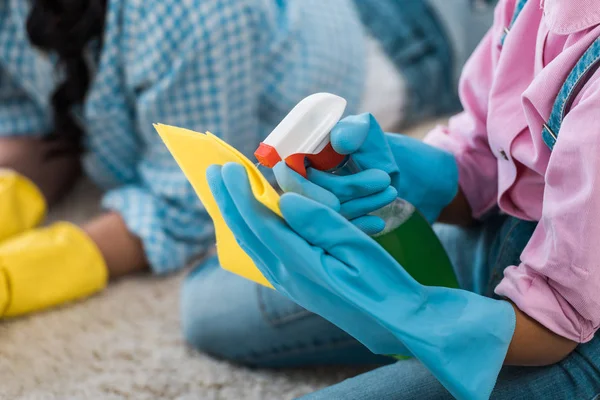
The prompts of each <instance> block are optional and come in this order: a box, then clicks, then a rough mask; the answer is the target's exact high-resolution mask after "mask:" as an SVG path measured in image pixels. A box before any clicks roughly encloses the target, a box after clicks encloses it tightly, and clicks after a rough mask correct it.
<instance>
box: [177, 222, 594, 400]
mask: <svg viewBox="0 0 600 400" xmlns="http://www.w3.org/2000/svg"><path fill="white" fill-rule="evenodd" d="M534 228H535V224H534V223H530V222H524V221H519V220H516V219H513V218H506V217H502V216H494V217H492V218H490V219H489V220H488V221H486V223H485V224H482V225H480V226H478V227H474V228H469V229H460V228H456V227H451V226H441V225H440V226H437V227H436V230H437V232H438V235H439V236H440V238H441V240H442V242H443V244H444V246H445V248H446V250H447V251H448V254H449V255H450V258H451V259H452V262H453V264H454V265H455V266H457V267H455V269H456V273H457V276H458V278H459V282H460V284H461V286H462V287H463V288H465V289H468V290H471V291H474V292H477V293H480V294H483V295H487V296H493V288H494V287H495V286H496V285H497V284H498V282H499V281H500V280H501V279H502V272H503V270H504V268H505V267H506V266H508V265H513V264H515V263H517V262H518V259H519V256H520V254H521V252H522V250H523V248H524V247H525V245H526V244H527V242H528V241H529V238H530V236H531V233H532V232H533V229H534ZM182 301H183V304H182V312H183V328H184V334H185V336H186V339H187V340H188V341H189V343H190V344H192V345H193V346H195V347H196V348H198V349H199V350H201V351H204V352H207V353H209V354H212V355H214V356H216V357H220V358H225V359H228V360H232V361H235V362H238V363H242V364H245V365H250V366H256V367H294V366H312V365H324V364H350V365H361V364H362V365H373V364H375V365H377V364H386V363H387V364H389V363H390V362H391V360H390V359H388V358H386V357H382V356H376V355H373V354H371V353H370V352H369V351H368V350H367V349H366V348H364V347H363V346H362V345H360V344H359V343H358V342H357V341H355V340H354V339H353V338H352V337H350V336H349V335H348V334H346V333H344V332H343V331H341V330H339V329H338V328H336V327H335V326H333V325H332V324H330V323H329V322H327V321H325V320H323V319H322V318H320V317H318V316H316V315H314V314H311V313H310V312H308V311H306V310H304V309H302V308H301V307H299V306H297V305H296V304H294V303H293V302H291V301H289V300H288V299H286V298H285V297H283V296H281V295H279V294H278V293H276V292H275V291H273V290H270V289H267V288H263V287H259V286H257V285H255V284H253V283H250V282H248V281H245V280H244V279H242V278H238V277H237V276H234V275H232V274H230V273H228V272H226V271H223V270H221V269H219V268H218V265H217V262H216V260H215V259H211V260H210V261H209V262H208V263H207V265H204V266H201V267H199V268H197V269H196V270H195V271H193V272H192V273H191V274H190V276H189V277H188V279H187V280H186V282H185V284H184V287H183V297H182ZM597 395H600V340H599V339H594V340H592V341H591V342H590V343H587V344H585V345H580V346H579V347H578V348H577V349H576V350H575V351H574V352H573V353H572V354H571V355H570V356H569V357H567V358H566V359H565V360H563V361H562V362H560V363H557V364H555V365H553V366H549V367H544V368H521V367H506V368H504V369H503V370H502V372H501V374H500V377H499V379H498V384H497V385H496V388H495V390H494V392H493V394H492V398H493V399H502V400H504V399H506V400H508V399H511V400H512V399H516V398H523V399H584V400H588V399H592V398H594V397H595V396H597ZM451 398H452V396H451V395H450V394H449V393H448V392H447V391H446V390H445V389H444V388H443V387H442V386H441V385H440V384H439V383H438V382H437V381H436V379H435V378H434V377H433V376H432V375H431V374H430V373H429V371H428V370H427V369H425V368H424V367H423V366H422V364H421V363H419V362H418V361H417V360H406V361H399V362H396V363H394V364H391V365H387V366H383V367H380V368H379V369H375V370H373V371H371V372H368V373H365V374H362V375H360V376H358V377H355V378H352V379H348V380H346V381H344V382H341V383H339V384H337V385H334V386H332V387H330V388H327V389H325V390H322V391H319V392H317V393H314V394H312V395H309V396H307V397H306V399H312V400H319V399H327V400H330V399H357V400H358V399H364V400H367V399H369V400H370V399H392V400H394V399H436V400H437V399H451Z"/></svg>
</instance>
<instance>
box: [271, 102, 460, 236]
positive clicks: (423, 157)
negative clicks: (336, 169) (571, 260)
mask: <svg viewBox="0 0 600 400" xmlns="http://www.w3.org/2000/svg"><path fill="white" fill-rule="evenodd" d="M330 141H331V145H332V146H333V148H334V150H335V151H336V152H338V153H340V154H348V155H350V156H351V157H352V159H353V160H354V162H355V163H356V164H357V165H358V166H359V167H360V169H361V170H364V172H362V173H359V174H355V175H350V176H338V175H333V174H329V173H326V172H322V171H317V170H315V169H312V168H309V169H308V171H307V176H308V180H306V179H304V178H303V177H302V176H300V175H298V174H296V173H295V172H294V171H292V170H291V169H290V168H288V167H287V166H286V165H285V164H284V163H283V162H282V163H280V164H278V165H276V167H275V168H274V173H275V177H276V179H277V183H278V184H279V186H280V187H281V188H282V190H283V191H285V192H295V193H299V194H302V195H304V196H306V197H309V198H311V199H313V200H315V201H318V202H319V203H322V204H325V205H327V206H329V207H332V208H334V209H335V205H336V201H335V200H336V199H337V200H338V202H339V203H341V211H342V215H344V216H346V217H347V218H348V215H350V216H351V217H352V218H348V219H351V220H353V222H354V223H355V225H357V227H358V228H359V229H361V230H363V231H365V229H364V227H363V226H362V225H361V222H363V221H364V220H363V219H361V217H362V216H365V215H366V214H368V213H370V212H373V211H376V210H378V209H379V208H381V207H382V203H383V202H384V201H387V203H384V204H383V205H386V204H388V203H390V202H391V201H393V200H394V198H390V196H391V195H392V194H393V191H392V190H389V189H391V188H394V189H396V192H397V196H399V197H401V198H403V199H404V200H407V201H408V202H410V203H412V204H413V205H414V206H415V207H417V208H418V209H419V210H420V211H421V213H423V215H424V216H425V218H426V219H427V220H428V221H429V222H430V223H433V222H435V220H437V218H438V216H439V214H440V212H441V211H442V209H444V207H446V206H447V205H448V204H450V202H451V201H452V200H453V199H454V197H455V196H456V193H457V191H458V167H457V165H456V161H455V160H454V157H453V156H452V155H451V154H449V153H447V152H445V151H443V150H440V149H437V148H435V147H433V146H429V145H427V144H425V143H423V142H422V141H420V140H417V139H413V138H410V137H408V136H404V135H398V134H386V133H384V132H383V131H382V130H381V127H380V126H379V124H378V123H377V121H376V120H375V118H374V117H373V116H372V115H371V114H362V115H356V116H351V117H347V118H345V119H343V120H341V121H340V122H339V123H338V124H337V125H336V126H335V127H334V128H333V130H332V131H331V136H330ZM377 170H379V172H377ZM382 171H383V172H385V173H386V174H387V175H388V176H389V177H390V181H389V182H390V185H391V187H389V188H388V189H386V188H382V185H383V183H384V179H383V177H382V176H381V175H380V174H381V172H382ZM388 200H389V201H388ZM332 205H333V206H332ZM345 208H349V209H350V210H351V211H352V213H350V212H347V211H346V210H345ZM369 217H370V218H371V221H369V226H376V224H374V222H373V221H372V218H377V217H372V216H369ZM384 225H385V224H383V222H380V223H379V225H378V226H379V227H381V229H380V230H382V229H383V226H384ZM367 233H368V234H373V233H377V232H367Z"/></svg>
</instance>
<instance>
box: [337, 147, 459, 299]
mask: <svg viewBox="0 0 600 400" xmlns="http://www.w3.org/2000/svg"><path fill="white" fill-rule="evenodd" d="M359 171H360V168H359V167H358V165H356V163H355V162H354V161H353V160H352V158H351V157H347V158H346V160H345V161H344V162H343V163H342V164H341V165H340V166H338V167H337V168H335V170H334V171H330V172H332V173H335V174H338V175H349V174H355V173H357V172H359ZM371 214H372V215H376V216H378V217H380V218H381V219H383V220H384V221H385V229H384V230H383V231H382V232H381V233H379V234H377V235H375V236H374V237H373V239H374V240H375V241H376V242H377V243H379V245H381V247H383V248H384V250H385V251H387V252H388V253H389V254H390V255H391V256H392V257H394V259H395V260H396V261H398V263H399V264H400V265H402V267H403V268H404V269H405V270H406V272H408V273H409V274H410V275H411V276H412V277H413V278H414V279H415V280H416V281H417V282H419V283H420V284H422V285H425V286H445V287H449V288H458V287H459V286H458V281H457V280H456V275H455V274H454V269H453V268H452V263H451V262H450V259H449V258H448V255H447V254H446V251H445V250H444V248H443V246H442V244H441V243H440V240H439V239H438V237H437V235H436V234H435V232H434V231H433V228H432V227H431V225H429V222H427V220H426V219H425V217H423V215H422V214H421V213H420V212H419V210H417V209H416V207H415V206H413V205H412V204H410V203H409V202H407V201H405V200H403V199H400V198H397V199H396V200H395V201H394V202H392V203H391V204H388V205H387V206H385V207H383V208H381V209H380V210H377V211H375V212H373V213H371Z"/></svg>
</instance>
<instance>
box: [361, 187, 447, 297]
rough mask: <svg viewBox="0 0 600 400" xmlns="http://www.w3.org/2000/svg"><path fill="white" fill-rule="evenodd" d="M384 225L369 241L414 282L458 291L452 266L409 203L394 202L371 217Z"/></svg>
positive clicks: (430, 231)
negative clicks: (402, 268)
mask: <svg viewBox="0 0 600 400" xmlns="http://www.w3.org/2000/svg"><path fill="white" fill-rule="evenodd" d="M373 215H377V216H378V217H380V218H382V219H383V220H384V221H385V222H386V227H385V229H384V230H383V231H382V232H381V233H379V234H377V235H375V236H374V237H373V239H374V240H375V241H376V242H377V243H379V244H380V245H381V247H383V248H384V249H385V251H387V252H388V253H389V254H390V255H391V256H392V257H394V259H395V260H396V261H398V263H399V264H400V265H402V266H403V267H404V269H405V270H406V272H408V273H409V274H410V275H411V276H412V277H413V278H414V279H415V280H416V281H417V282H419V283H420V284H422V285H425V286H445V287H451V288H458V282H457V280H456V276H455V274H454V270H453V268H452V263H451V262H450V259H449V258H448V255H447V254H446V251H445V250H444V248H443V247H442V244H441V243H440V240H439V239H438V237H437V235H436V234H435V232H434V231H433V229H432V228H431V226H430V225H429V222H427V220H426V219H425V217H423V215H422V214H421V213H420V212H419V211H418V210H417V209H416V208H415V207H414V206H413V205H412V204H410V203H409V202H407V201H405V200H402V199H396V200H395V201H394V202H393V203H391V204H389V205H387V206H385V207H383V208H382V209H380V210H378V211H376V212H374V213H373Z"/></svg>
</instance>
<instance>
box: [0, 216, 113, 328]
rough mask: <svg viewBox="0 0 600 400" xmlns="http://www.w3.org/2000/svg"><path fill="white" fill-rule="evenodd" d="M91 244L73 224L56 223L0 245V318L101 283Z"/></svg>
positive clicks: (98, 257) (103, 273)
mask: <svg viewBox="0 0 600 400" xmlns="http://www.w3.org/2000/svg"><path fill="white" fill-rule="evenodd" d="M107 278H108V272H107V269H106V265H105V263H104V259H103V257H102V254H101V253H100V251H99V250H98V248H97V247H96V244H95V243H94V242H92V240H91V239H90V238H89V237H88V236H87V235H86V234H85V233H84V232H83V231H82V230H81V229H80V228H79V227H77V226H75V225H73V224H70V223H67V222H59V223H56V224H54V225H52V226H49V227H47V228H41V229H35V230H31V231H28V232H26V233H23V234H21V235H19V236H16V237H13V238H11V239H9V240H7V241H5V242H4V243H2V244H0V317H16V316H19V315H23V314H27V313H31V312H34V311H39V310H43V309H46V308H49V307H52V306H56V305H59V304H63V303H66V302H69V301H72V300H76V299H79V298H83V297H87V296H90V295H92V294H93V293H95V292H98V291H100V290H101V289H103V288H104V287H105V286H106V281H107Z"/></svg>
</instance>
